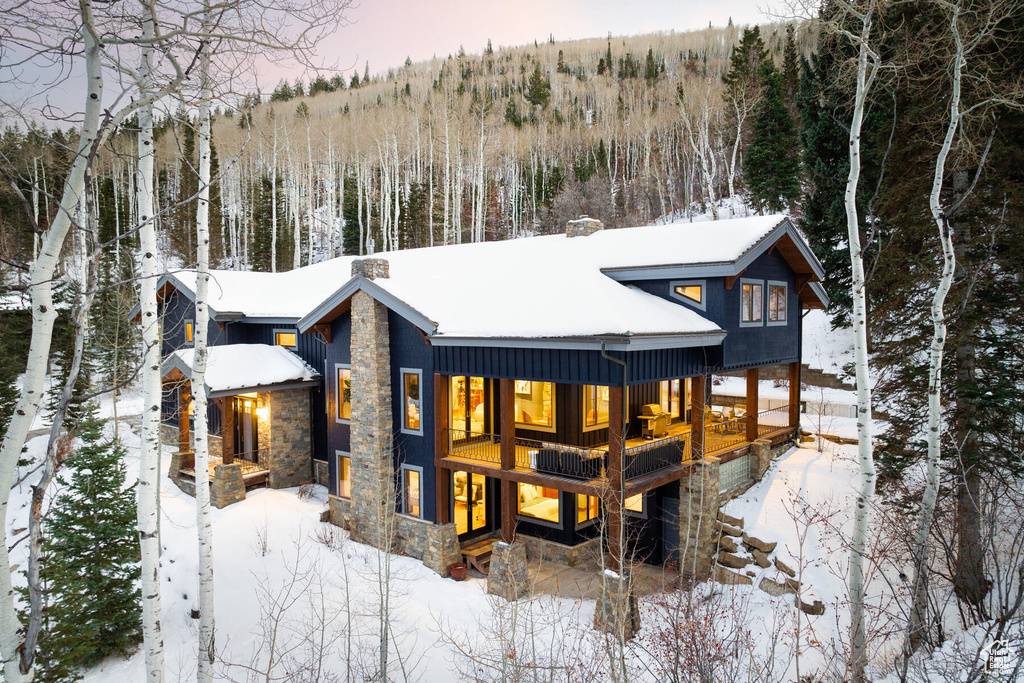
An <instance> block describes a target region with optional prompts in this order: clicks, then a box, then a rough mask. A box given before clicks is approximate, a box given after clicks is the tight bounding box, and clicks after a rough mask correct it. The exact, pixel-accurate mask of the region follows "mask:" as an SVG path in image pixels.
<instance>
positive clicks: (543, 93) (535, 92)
mask: <svg viewBox="0 0 1024 683" xmlns="http://www.w3.org/2000/svg"><path fill="white" fill-rule="evenodd" d="M550 98H551V83H549V82H548V79H547V78H545V77H544V74H543V73H541V70H540V62H537V63H536V64H534V65H533V75H532V76H530V83H529V85H528V86H527V91H526V99H527V100H529V101H530V104H532V105H533V106H535V107H541V108H542V109H543V108H544V107H546V106H548V100H549V99H550Z"/></svg>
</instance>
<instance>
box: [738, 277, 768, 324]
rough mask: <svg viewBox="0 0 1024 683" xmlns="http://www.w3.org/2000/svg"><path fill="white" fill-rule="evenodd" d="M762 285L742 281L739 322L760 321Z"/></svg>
mask: <svg viewBox="0 0 1024 683" xmlns="http://www.w3.org/2000/svg"><path fill="white" fill-rule="evenodd" d="M763 292H764V285H762V284H754V283H751V282H744V283H743V290H742V294H741V298H740V322H741V323H759V322H761V308H762V303H761V302H762V296H763Z"/></svg>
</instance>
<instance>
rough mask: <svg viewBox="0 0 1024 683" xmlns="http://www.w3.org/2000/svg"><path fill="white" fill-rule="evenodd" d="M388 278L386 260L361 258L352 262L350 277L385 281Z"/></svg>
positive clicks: (388, 271)
mask: <svg viewBox="0 0 1024 683" xmlns="http://www.w3.org/2000/svg"><path fill="white" fill-rule="evenodd" d="M389 276H390V269H389V266H388V260H387V259H383V258H362V259H356V260H355V261H353V262H352V277H365V278H366V279H367V280H377V279H380V280H386V279H387V278H388V277H389Z"/></svg>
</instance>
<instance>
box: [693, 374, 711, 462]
mask: <svg viewBox="0 0 1024 683" xmlns="http://www.w3.org/2000/svg"><path fill="white" fill-rule="evenodd" d="M706 379H707V378H706V377H705V376H704V375H697V376H696V377H694V378H693V379H692V381H691V382H690V459H691V460H700V459H701V458H703V457H704V391H705V381H706Z"/></svg>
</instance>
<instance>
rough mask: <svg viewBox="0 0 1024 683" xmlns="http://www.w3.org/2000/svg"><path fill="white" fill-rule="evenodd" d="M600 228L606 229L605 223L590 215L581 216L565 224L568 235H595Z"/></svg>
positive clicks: (566, 234)
mask: <svg viewBox="0 0 1024 683" xmlns="http://www.w3.org/2000/svg"><path fill="white" fill-rule="evenodd" d="M598 230H604V223H602V222H601V221H599V220H597V219H596V218H591V217H590V216H580V217H579V218H577V219H576V220H574V221H569V222H568V223H566V224H565V236H566V237H586V236H587V235H593V234H594V233H595V232H597V231H598Z"/></svg>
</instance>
